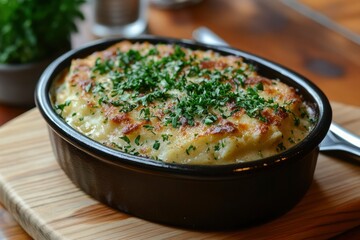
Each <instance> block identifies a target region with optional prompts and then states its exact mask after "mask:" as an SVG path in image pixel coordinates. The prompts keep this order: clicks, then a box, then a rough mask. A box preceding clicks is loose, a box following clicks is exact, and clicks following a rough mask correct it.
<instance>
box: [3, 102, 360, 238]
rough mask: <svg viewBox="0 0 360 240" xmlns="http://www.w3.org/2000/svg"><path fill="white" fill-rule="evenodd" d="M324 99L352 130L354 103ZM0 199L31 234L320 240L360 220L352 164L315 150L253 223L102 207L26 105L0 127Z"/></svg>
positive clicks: (358, 123)
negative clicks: (168, 220)
mask: <svg viewBox="0 0 360 240" xmlns="http://www.w3.org/2000/svg"><path fill="white" fill-rule="evenodd" d="M332 105H333V110H334V115H335V116H334V120H335V121H336V122H338V123H340V124H342V125H343V126H345V127H347V128H348V129H350V130H352V131H355V132H357V133H358V134H360V108H357V107H350V106H346V105H342V104H339V103H333V104H332ZM0 200H1V202H2V203H3V205H4V206H5V207H6V208H7V209H8V211H9V212H10V213H11V214H12V215H13V216H14V218H15V219H16V220H17V221H18V222H19V224H20V225H21V226H22V227H23V228H24V229H25V230H26V231H27V232H28V233H29V234H30V235H31V236H32V237H33V238H35V239H190V238H197V239H199V238H201V239H225V238H226V239H255V238H257V239H258V238H266V239H284V238H286V239H294V238H296V239H304V238H316V239H327V238H330V237H332V236H336V235H338V234H340V233H342V232H344V231H346V230H348V229H351V228H353V227H356V226H359V225H360V167H359V166H356V165H354V164H351V163H348V162H346V161H342V160H340V159H336V158H331V157H327V156H325V155H322V154H321V155H320V156H319V160H318V164H317V167H316V171H315V176H314V182H313V184H312V186H311V188H310V190H309V191H308V193H307V194H306V196H305V197H304V198H303V199H302V201H301V202H300V203H299V204H298V205H297V206H296V207H295V208H294V209H292V210H291V211H290V212H288V213H287V214H285V215H284V216H282V217H280V218H278V219H275V220H273V221H271V222H269V223H266V224H263V225H261V226H256V227H253V228H247V229H240V230H237V231H231V232H211V231H207V232H201V231H192V230H186V229H180V228H174V227H170V226H164V225H160V224H156V223H152V222H148V221H145V220H142V219H138V218H135V217H132V216H130V215H127V214H124V213H121V212H118V211H116V210H113V209H110V208H108V207H107V206H105V205H103V204H101V203H99V202H97V201H96V200H94V199H92V198H91V197H89V196H88V195H86V194H85V193H83V192H82V191H81V190H79V189H78V188H77V187H76V186H74V185H73V184H72V182H71V181H70V180H69V179H68V178H67V176H66V175H65V174H64V173H63V171H62V170H61V169H60V167H59V166H58V165H57V162H56V161H55V159H54V156H53V153H52V150H51V147H50V142H49V139H48V132H47V128H46V123H45V121H44V120H43V119H42V117H41V116H40V113H39V112H38V110H37V109H33V110H31V111H29V112H27V113H25V114H24V115H22V116H20V117H18V118H17V119H15V120H13V121H11V122H9V123H7V124H5V125H4V126H3V127H1V128H0ZM209 217H211V216H209Z"/></svg>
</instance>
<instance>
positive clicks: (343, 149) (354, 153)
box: [193, 27, 360, 164]
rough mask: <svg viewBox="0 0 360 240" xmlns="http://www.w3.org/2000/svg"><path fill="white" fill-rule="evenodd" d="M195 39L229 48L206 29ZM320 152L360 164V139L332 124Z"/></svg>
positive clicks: (197, 33) (201, 29)
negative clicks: (343, 157)
mask: <svg viewBox="0 0 360 240" xmlns="http://www.w3.org/2000/svg"><path fill="white" fill-rule="evenodd" d="M193 38H194V40H195V41H196V42H199V43H204V44H209V45H217V46H229V44H228V43H227V42H225V41H224V40H223V39H222V38H220V37H219V36H218V35H216V34H215V33H214V32H212V31H211V30H210V29H208V28H206V27H200V28H197V29H195V30H194V31H193ZM320 151H322V152H328V153H330V154H331V153H334V154H335V155H337V154H345V155H346V159H348V160H352V161H355V162H356V163H357V164H360V137H359V136H357V135H355V134H353V133H351V132H349V131H347V130H346V129H344V128H342V127H340V126H339V125H338V124H336V123H334V122H332V123H331V126H330V129H329V132H328V133H327V135H326V137H325V138H324V140H323V141H322V142H321V144H320ZM349 158H351V159H349Z"/></svg>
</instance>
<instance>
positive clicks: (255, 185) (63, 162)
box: [36, 36, 332, 229]
mask: <svg viewBox="0 0 360 240" xmlns="http://www.w3.org/2000/svg"><path fill="white" fill-rule="evenodd" d="M121 40H124V39H108V40H101V41H97V42H94V43H91V44H89V45H87V46H84V47H82V48H79V49H75V50H72V51H70V52H68V53H66V54H64V55H62V56H61V57H59V58H58V59H57V60H55V61H54V62H53V63H52V64H51V65H50V66H49V67H48V68H47V69H46V70H45V72H44V73H43V75H42V77H41V79H40V81H39V83H38V86H37V90H36V104H37V107H38V108H39V110H40V112H41V114H42V116H43V117H44V119H45V120H46V122H47V123H48V126H49V133H50V139H51V143H52V147H53V150H54V154H55V157H56V160H57V161H58V163H59V165H60V166H61V168H62V169H63V170H64V172H65V173H66V174H67V176H68V177H69V178H70V179H71V180H72V181H73V182H74V183H75V184H76V185H77V186H79V187H80V188H81V189H82V190H83V191H84V192H86V193H87V194H89V195H90V196H92V197H94V198H95V199H97V200H99V201H100V202H102V203H104V204H107V205H109V206H111V207H113V208H115V209H118V210H120V211H122V212H125V213H129V214H131V215H133V216H137V217H140V218H143V219H147V220H150V221H154V222H158V223H163V224H169V225H175V226H180V227H186V228H195V229H229V228H236V227H245V226H250V225H254V224H260V223H263V222H265V221H268V220H270V219H273V218H275V217H277V216H280V215H282V214H284V213H286V212H287V211H289V210H290V209H291V208H292V207H294V206H295V205H296V204H297V203H298V202H299V201H300V200H301V198H302V197H303V196H304V194H305V193H306V191H307V190H308V188H309V186H310V184H311V182H312V180H313V175H314V170H315V166H316V162H317V157H318V153H319V151H318V145H319V144H320V142H321V141H322V139H323V138H324V137H325V135H326V133H327V131H328V129H329V126H330V123H331V117H332V111H331V107H330V104H329V101H328V100H327V98H326V96H325V95H324V94H323V93H322V91H321V90H320V89H319V88H317V87H316V86H315V85H314V84H313V83H312V82H310V81H309V80H307V79H305V78H304V77H302V76H300V75H298V74H296V73H294V72H293V71H290V70H288V69H286V68H284V67H282V66H280V65H278V64H275V63H273V62H270V61H267V60H265V59H262V58H260V57H257V56H254V55H252V54H249V53H245V52H243V51H240V50H237V49H233V48H228V47H214V46H207V45H202V44H194V43H193V42H192V41H189V40H179V39H168V38H159V37H153V36H144V37H140V38H131V39H126V40H129V41H131V42H144V41H148V42H150V43H154V44H156V43H175V44H178V45H181V46H184V47H188V48H191V49H201V50H207V49H211V50H214V51H217V52H220V53H221V54H225V55H229V54H231V55H237V56H241V57H243V58H244V60H245V61H246V62H250V63H252V64H254V65H255V66H256V68H257V71H258V72H259V74H260V75H263V76H265V77H268V78H279V79H281V80H282V81H283V82H285V83H287V84H288V85H291V86H293V87H294V88H295V89H297V91H298V92H299V93H300V94H301V95H302V96H303V98H304V100H306V101H307V102H309V103H311V105H312V106H313V108H314V110H315V111H316V112H317V116H318V121H317V123H316V124H315V127H314V129H313V130H312V131H311V132H310V134H309V135H308V136H307V137H306V138H305V139H304V140H303V141H302V142H300V143H299V144H297V145H296V146H295V147H292V148H290V149H288V150H286V151H284V152H282V153H281V154H278V155H275V156H272V157H268V158H264V159H261V160H256V161H251V162H244V163H237V164H230V165H220V166H207V165H181V164H169V163H164V162H160V161H155V160H150V159H147V158H144V157H138V156H134V155H129V154H126V153H122V152H119V151H117V150H114V149H111V148H108V147H105V146H104V145H102V144H100V143H98V142H95V141H94V140H91V139H89V138H88V137H86V136H85V135H82V134H81V133H79V132H77V131H76V130H74V129H73V128H72V127H70V126H69V125H67V124H66V123H65V122H64V121H63V120H62V119H61V118H60V117H59V116H58V115H57V114H56V112H55V111H54V109H53V106H52V93H51V86H52V84H53V82H54V80H55V79H56V77H57V76H58V75H59V74H60V73H61V72H62V71H63V70H64V69H67V68H68V67H69V66H70V64H71V60H72V59H74V58H82V57H86V56H88V55H89V54H91V53H93V52H95V51H100V50H104V49H105V48H107V47H109V46H111V45H113V44H115V43H116V42H119V41H121Z"/></svg>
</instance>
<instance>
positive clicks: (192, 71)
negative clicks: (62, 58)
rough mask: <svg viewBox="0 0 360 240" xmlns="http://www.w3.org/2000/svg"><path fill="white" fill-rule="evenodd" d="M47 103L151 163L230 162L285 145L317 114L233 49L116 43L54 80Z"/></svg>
mask: <svg viewBox="0 0 360 240" xmlns="http://www.w3.org/2000/svg"><path fill="white" fill-rule="evenodd" d="M54 95H55V96H54V109H55V110H56V111H57V113H58V114H59V115H60V116H61V117H62V118H63V119H64V120H65V121H66V122H67V123H68V124H69V125H71V126H72V127H73V128H75V129H76V130H77V131H79V132H81V133H83V134H84V135H86V136H88V137H89V138H92V139H94V140H96V141H98V142H100V143H102V144H104V145H106V146H108V147H111V148H115V149H118V150H120V151H123V152H126V153H130V154H133V155H139V156H144V157H148V158H151V159H154V160H158V161H164V162H170V163H181V164H208V165H213V164H229V163H236V162H243V161H252V160H256V159H260V158H264V157H267V156H271V155H274V154H277V153H279V152H281V151H284V150H286V149H288V148H290V147H292V146H293V145H296V144H297V143H298V142H299V141H301V140H302V139H303V138H304V137H305V136H306V135H307V134H308V133H309V131H310V130H311V129H312V125H313V123H314V122H315V121H316V116H314V113H313V111H312V109H311V108H310V107H309V106H307V104H306V103H305V102H303V101H302V99H301V96H299V95H298V94H297V93H296V90H295V89H294V88H292V87H290V86H288V85H286V84H284V83H282V82H281V79H268V78H266V77H263V76H259V75H258V74H257V73H256V68H255V67H254V66H252V65H250V64H247V63H245V62H244V61H243V59H242V58H240V57H237V56H223V55H220V54H219V53H216V52H214V51H202V50H191V49H187V48H185V47H182V46H177V45H171V44H157V45H153V44H150V43H147V42H145V43H131V42H128V41H123V42H120V43H118V44H115V45H114V46H112V47H110V48H108V49H106V50H104V51H99V52H95V53H93V54H92V55H90V56H88V57H86V58H83V59H74V60H73V61H72V64H71V67H70V69H69V70H68V71H67V72H66V73H64V74H63V75H62V76H60V77H59V79H58V81H57V82H56V84H55V86H54Z"/></svg>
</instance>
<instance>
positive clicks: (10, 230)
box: [0, 0, 360, 239]
mask: <svg viewBox="0 0 360 240" xmlns="http://www.w3.org/2000/svg"><path fill="white" fill-rule="evenodd" d="M314 2H315V1H310V0H298V1H295V0H286V1H285V0H283V1H261V0H256V1H254V0H237V1H233V0H226V1H225V0H204V1H202V2H201V3H199V4H197V5H194V6H189V7H185V8H181V9H171V10H169V9H158V8H155V7H153V6H150V8H149V16H148V22H149V26H148V33H150V34H154V35H159V36H167V37H176V38H188V39H190V38H191V34H192V31H193V30H194V29H195V28H197V27H199V26H207V27H209V28H210V29H212V30H213V31H214V32H216V33H217V34H219V35H220V36H222V38H224V39H225V40H226V41H227V42H229V43H230V44H231V45H232V46H234V47H237V48H240V49H242V50H245V51H248V52H251V53H254V54H257V55H259V56H262V57H265V58H268V59H271V60H273V61H275V62H278V63H280V64H283V65H285V66H286V67H288V68H291V69H293V70H295V71H297V72H299V73H300V74H302V75H304V76H306V77H307V78H309V79H311V80H312V81H313V82H315V83H316V84H317V85H318V86H319V87H320V88H321V89H322V90H323V91H324V92H325V94H326V95H327V96H328V98H329V99H330V100H331V101H334V102H340V103H343V104H344V106H347V105H352V106H355V107H360V95H359V93H358V92H359V89H360V81H359V76H360V61H359V59H360V58H359V56H360V45H359V42H358V39H359V36H360V27H359V26H360V2H359V1H357V0H348V1H346V2H345V1H342V0H331V1H325V0H321V1H316V3H314ZM84 12H85V14H86V16H87V20H86V21H85V22H82V23H79V26H80V32H79V33H78V34H75V35H74V38H73V43H74V47H78V46H80V45H81V44H83V43H85V42H88V41H90V40H93V39H95V37H94V36H92V35H91V31H90V27H91V24H92V16H91V11H90V6H89V5H85V6H84ZM0 87H1V86H0ZM27 110H29V108H26V107H13V106H6V105H3V104H0V125H1V124H4V123H5V122H7V121H9V120H10V119H12V118H14V117H16V116H18V115H20V114H22V113H24V112H25V111H27ZM359 208H360V206H359ZM348 230H349V231H345V232H344V234H342V235H338V239H351V238H358V239H360V228H359V227H357V228H355V229H348ZM2 238H4V239H31V237H30V236H29V235H27V234H26V232H24V231H23V230H22V228H21V227H19V225H17V223H16V222H15V221H14V220H13V218H12V217H11V216H10V214H9V213H8V212H7V211H6V209H4V208H2V207H1V206H0V239H2Z"/></svg>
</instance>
